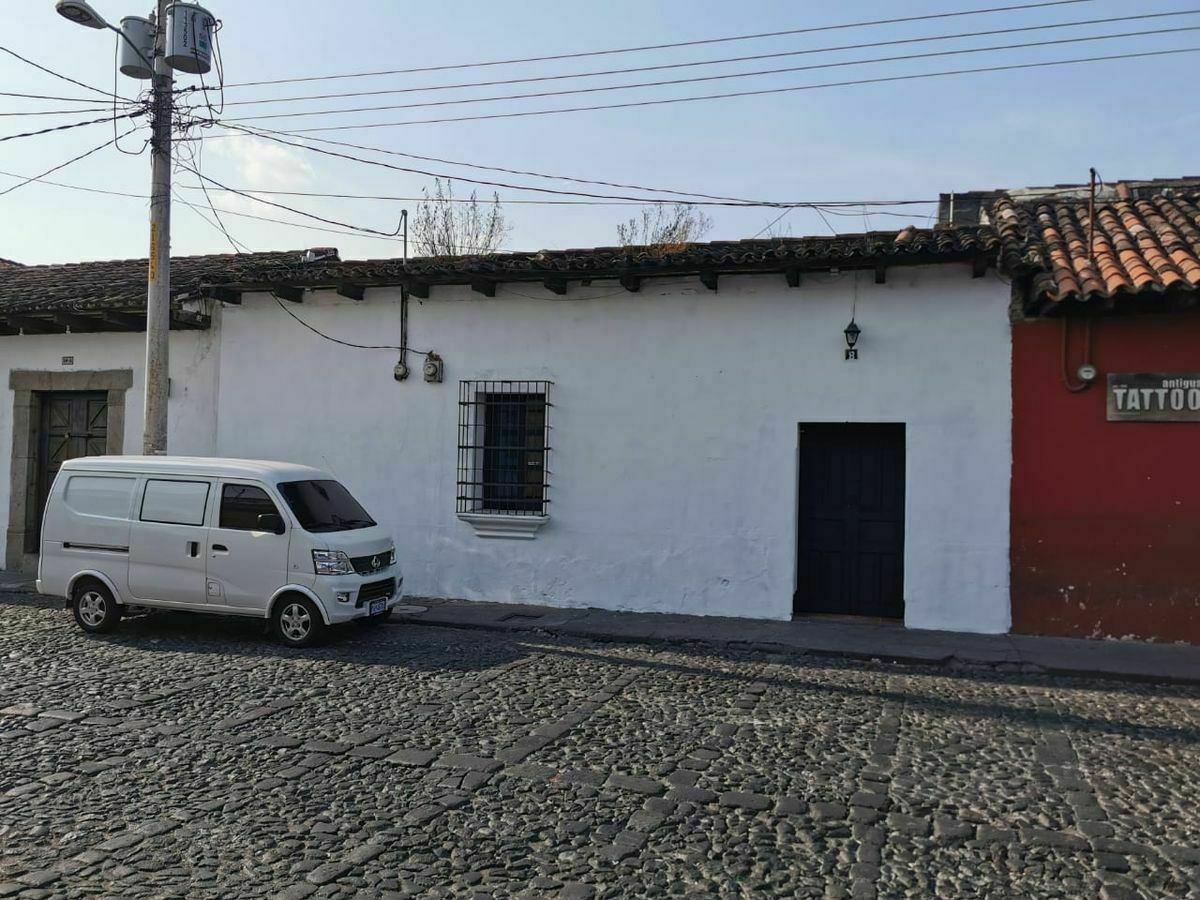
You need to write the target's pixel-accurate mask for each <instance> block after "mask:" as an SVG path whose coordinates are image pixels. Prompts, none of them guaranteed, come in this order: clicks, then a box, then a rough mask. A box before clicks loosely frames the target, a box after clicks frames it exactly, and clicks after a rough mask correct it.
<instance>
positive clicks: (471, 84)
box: [177, 9, 1200, 106]
mask: <svg viewBox="0 0 1200 900" xmlns="http://www.w3.org/2000/svg"><path fill="white" fill-rule="evenodd" d="M1198 13H1200V9H1187V10H1178V11H1173V12H1161V13H1147V14H1143V15H1136V16H1115V17H1110V18H1106V19H1085V20H1083V21H1079V22H1054V23H1051V24H1049V25H1025V26H1022V27H1019V28H995V29H991V30H988V31H966V32H959V33H957V34H938V35H930V36H926V37H914V38H899V39H896V40H890V41H868V42H865V43H858V44H842V45H840V46H836V47H809V48H806V49H803V50H786V51H782V52H779V53H758V54H754V55H751V56H732V57H726V58H724V59H702V60H694V61H691V62H677V63H662V64H659V65H654V66H634V67H630V68H624V69H601V70H598V71H592V72H569V73H560V74H556V75H535V76H527V77H525V78H504V79H497V80H493V81H468V82H459V83H457V84H434V85H425V86H421V87H404V88H388V89H386V90H377V91H345V92H340V93H331V94H308V95H304V96H299V97H272V98H267V99H259V100H231V101H229V103H228V104H226V105H227V106H261V105H264V104H275V103H298V102H301V101H306V100H332V99H339V98H343V97H379V96H387V95H391V94H411V93H421V92H425V91H448V90H459V89H462V88H477V87H495V86H497V85H505V84H530V83H535V82H542V81H564V80H570V79H575V78H596V77H600V76H607V75H629V74H634V73H637V72H657V71H662V70H665V69H687V68H695V67H698V66H715V65H724V64H727V63H736V62H756V61H758V60H763V59H780V58H785V57H791V56H809V55H811V54H814V53H837V52H842V51H845V50H866V49H871V48H875V47H893V46H901V45H908V44H924V43H932V42H935V41H950V40H959V39H963V38H977V37H993V36H996V35H1001V34H1018V33H1022V32H1031V31H1048V30H1053V29H1059V28H1078V27H1082V26H1085V25H1108V24H1114V23H1117V22H1131V21H1137V20H1143V19H1162V18H1170V17H1176V16H1187V15H1196V14H1198ZM781 71H792V70H790V69H784V70H781ZM750 74H753V73H750ZM196 90H199V88H196V87H187V88H182V89H180V90H179V91H177V93H180V94H183V93H191V92H193V91H196Z"/></svg>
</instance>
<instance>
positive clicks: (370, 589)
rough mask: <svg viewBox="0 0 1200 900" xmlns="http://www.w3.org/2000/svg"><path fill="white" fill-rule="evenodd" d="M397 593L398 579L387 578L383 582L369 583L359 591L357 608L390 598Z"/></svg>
mask: <svg viewBox="0 0 1200 900" xmlns="http://www.w3.org/2000/svg"><path fill="white" fill-rule="evenodd" d="M394 593H396V579H395V578H385V579H383V581H369V582H367V583H366V584H364V585H363V586H362V587H360V588H359V589H358V600H357V601H356V602H355V604H354V605H355V606H365V605H366V604H368V603H370V602H371V601H372V600H378V599H379V598H381V597H390V596H392V594H394Z"/></svg>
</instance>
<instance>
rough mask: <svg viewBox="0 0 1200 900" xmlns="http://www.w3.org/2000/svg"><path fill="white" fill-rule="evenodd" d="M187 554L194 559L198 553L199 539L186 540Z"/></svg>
mask: <svg viewBox="0 0 1200 900" xmlns="http://www.w3.org/2000/svg"><path fill="white" fill-rule="evenodd" d="M187 555H188V556H190V557H192V559H195V558H196V557H197V556H199V555H200V542H199V541H188V542H187Z"/></svg>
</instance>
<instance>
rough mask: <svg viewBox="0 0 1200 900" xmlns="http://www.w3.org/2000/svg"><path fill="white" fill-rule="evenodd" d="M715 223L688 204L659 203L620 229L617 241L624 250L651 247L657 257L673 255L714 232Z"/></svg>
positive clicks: (644, 210)
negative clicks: (659, 254)
mask: <svg viewBox="0 0 1200 900" xmlns="http://www.w3.org/2000/svg"><path fill="white" fill-rule="evenodd" d="M712 224H713V223H712V219H710V218H709V217H708V216H706V215H705V214H704V213H703V212H701V211H700V210H698V209H696V207H694V206H692V205H691V204H688V203H674V204H672V205H670V206H667V205H665V204H662V203H656V204H654V206H652V207H646V208H644V209H643V210H642V216H641V218H640V219H638V218H636V217H634V218H631V219H630V220H629V221H628V222H622V223H620V224H618V225H617V240H618V241H620V243H621V246H623V247H649V248H651V249H652V250H653V251H655V252H657V253H671V252H673V251H676V250H680V249H682V248H683V246H684V245H685V244H690V243H693V242H694V241H698V240H700V239H701V238H702V237H704V235H706V234H708V232H709V230H710V229H711V228H712Z"/></svg>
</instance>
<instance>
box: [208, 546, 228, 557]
mask: <svg viewBox="0 0 1200 900" xmlns="http://www.w3.org/2000/svg"><path fill="white" fill-rule="evenodd" d="M212 551H213V554H214V555H216V554H218V553H228V552H229V548H228V547H226V546H225V545H224V544H213V545H212Z"/></svg>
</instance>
